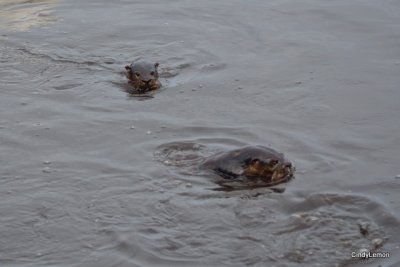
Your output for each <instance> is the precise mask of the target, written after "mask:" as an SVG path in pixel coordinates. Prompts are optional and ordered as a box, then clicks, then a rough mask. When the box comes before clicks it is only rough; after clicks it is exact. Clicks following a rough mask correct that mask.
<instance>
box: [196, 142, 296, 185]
mask: <svg viewBox="0 0 400 267" xmlns="http://www.w3.org/2000/svg"><path fill="white" fill-rule="evenodd" d="M202 166H203V167H205V168H207V169H210V170H212V171H214V172H215V173H216V174H218V175H219V176H220V177H221V178H222V180H220V181H219V182H218V183H219V184H220V185H222V186H229V183H230V182H240V183H244V184H246V185H249V186H273V185H277V184H280V183H283V182H287V181H289V180H291V179H292V178H294V171H295V168H294V167H293V166H292V164H291V163H290V162H289V161H286V160H285V158H284V156H283V154H281V153H278V152H277V151H275V150H273V149H271V148H268V147H264V146H246V147H243V148H240V149H236V150H233V151H229V152H224V153H220V154H217V155H215V156H212V157H211V158H209V159H207V160H206V161H205V162H204V163H203V164H202Z"/></svg>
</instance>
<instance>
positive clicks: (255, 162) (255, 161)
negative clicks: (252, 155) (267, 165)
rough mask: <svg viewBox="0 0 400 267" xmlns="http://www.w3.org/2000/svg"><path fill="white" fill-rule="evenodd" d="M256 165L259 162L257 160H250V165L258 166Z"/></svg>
mask: <svg viewBox="0 0 400 267" xmlns="http://www.w3.org/2000/svg"><path fill="white" fill-rule="evenodd" d="M258 163H260V160H259V159H252V160H251V161H250V164H258Z"/></svg>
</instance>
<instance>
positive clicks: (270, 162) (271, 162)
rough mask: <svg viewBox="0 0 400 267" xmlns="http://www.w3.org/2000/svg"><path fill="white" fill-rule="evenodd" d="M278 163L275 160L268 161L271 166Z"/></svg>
mask: <svg viewBox="0 0 400 267" xmlns="http://www.w3.org/2000/svg"><path fill="white" fill-rule="evenodd" d="M278 162H279V160H277V159H271V160H270V161H269V164H270V165H271V166H275V165H276V164H278Z"/></svg>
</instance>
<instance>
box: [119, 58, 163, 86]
mask: <svg viewBox="0 0 400 267" xmlns="http://www.w3.org/2000/svg"><path fill="white" fill-rule="evenodd" d="M158 66H159V64H158V63H155V64H152V63H148V62H145V61H138V62H134V63H132V64H131V65H126V66H125V69H126V76H127V78H128V79H129V80H130V81H131V83H132V84H133V86H134V87H135V88H137V89H150V90H154V89H157V88H158V87H159V82H158Z"/></svg>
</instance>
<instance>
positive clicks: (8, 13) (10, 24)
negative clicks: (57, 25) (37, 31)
mask: <svg viewBox="0 0 400 267" xmlns="http://www.w3.org/2000/svg"><path fill="white" fill-rule="evenodd" d="M56 3H57V0H36V1H35V0H31V1H26V0H3V1H1V2H0V27H2V28H4V29H8V30H13V31H26V30H28V29H30V28H33V27H42V26H46V25H48V24H50V23H52V22H54V21H55V20H56V17H55V16H54V15H53V14H52V8H54V6H55V5H56Z"/></svg>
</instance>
